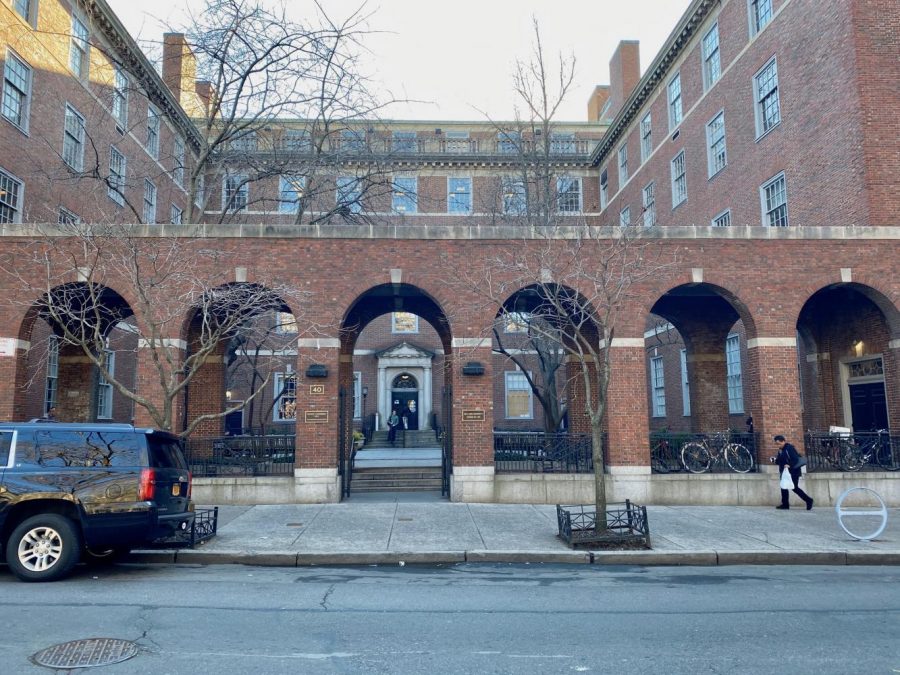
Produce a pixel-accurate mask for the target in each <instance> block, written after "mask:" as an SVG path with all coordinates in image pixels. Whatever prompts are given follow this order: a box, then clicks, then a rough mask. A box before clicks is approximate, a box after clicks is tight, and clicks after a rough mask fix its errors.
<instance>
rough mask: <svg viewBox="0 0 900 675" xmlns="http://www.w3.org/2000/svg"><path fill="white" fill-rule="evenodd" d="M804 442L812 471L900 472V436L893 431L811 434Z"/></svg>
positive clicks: (809, 468) (818, 432)
mask: <svg viewBox="0 0 900 675" xmlns="http://www.w3.org/2000/svg"><path fill="white" fill-rule="evenodd" d="M804 441H805V444H806V470H807V471H809V472H822V471H897V470H900V436H898V435H892V434H891V433H890V432H889V431H866V432H858V433H854V432H838V433H830V432H823V431H810V432H808V433H807V434H806V436H805V437H804Z"/></svg>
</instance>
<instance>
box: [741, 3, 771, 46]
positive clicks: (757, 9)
mask: <svg viewBox="0 0 900 675" xmlns="http://www.w3.org/2000/svg"><path fill="white" fill-rule="evenodd" d="M773 14H774V12H773V11H772V0H747V18H748V20H749V22H750V37H751V38H752V37H753V36H754V35H757V34H758V33H759V32H760V31H762V29H763V28H765V27H766V26H768V25H769V23H771V21H772V15H773Z"/></svg>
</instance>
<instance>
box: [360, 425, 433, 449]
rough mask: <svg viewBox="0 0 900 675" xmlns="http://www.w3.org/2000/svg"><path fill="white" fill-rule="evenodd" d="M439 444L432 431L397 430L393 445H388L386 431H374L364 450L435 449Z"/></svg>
mask: <svg viewBox="0 0 900 675" xmlns="http://www.w3.org/2000/svg"><path fill="white" fill-rule="evenodd" d="M439 446H440V442H439V441H438V439H437V436H435V433H434V431H433V430H432V429H408V430H405V431H404V430H403V429H398V430H397V438H396V439H395V440H394V445H393V446H391V444H390V443H388V432H387V431H375V432H373V433H372V440H371V441H370V442H369V443H368V444H367V445H366V448H390V447H395V448H437V447H439Z"/></svg>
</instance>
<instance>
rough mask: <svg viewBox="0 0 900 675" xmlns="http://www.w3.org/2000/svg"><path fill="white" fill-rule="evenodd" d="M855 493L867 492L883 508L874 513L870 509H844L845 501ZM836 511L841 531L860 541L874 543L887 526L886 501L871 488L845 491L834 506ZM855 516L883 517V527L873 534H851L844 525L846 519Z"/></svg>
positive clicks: (880, 526)
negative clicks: (842, 506)
mask: <svg viewBox="0 0 900 675" xmlns="http://www.w3.org/2000/svg"><path fill="white" fill-rule="evenodd" d="M854 492H866V493H868V494H870V495H871V496H872V497H874V498H875V500H876V501H877V502H878V503H879V504H880V505H881V508H880V509H878V510H877V511H873V510H871V509H868V508H863V509H862V510H859V509H843V508H841V505H842V504H843V503H844V500H845V499H846V498H847V497H848V496H849V495H850V494H852V493H854ZM834 510H835V512H836V513H837V517H838V524H839V525H840V526H841V529H842V530H843V531H844V532H846V533H847V534H848V535H850V536H851V537H853V538H854V539H857V540H859V541H872V540H873V539H875V538H876V537H878V535H880V534H881V533H882V532H884V528H885V527H886V526H887V516H888V511H887V507H886V506H885V504H884V500H883V499H882V498H881V497H880V496H879V495H878V493H877V492H875V491H874V490H870V489H869V488H864V487H854V488H849V489H847V490H844V492H843V494H841V496H840V497H838V500H837V504H835V505H834ZM855 516H881V525H879V526H878V529H876V530H875V531H874V532H872V533H871V534H857V533H856V532H851V531H850V530H849V529H848V528H847V526H846V525H845V524H844V518H850V517H855Z"/></svg>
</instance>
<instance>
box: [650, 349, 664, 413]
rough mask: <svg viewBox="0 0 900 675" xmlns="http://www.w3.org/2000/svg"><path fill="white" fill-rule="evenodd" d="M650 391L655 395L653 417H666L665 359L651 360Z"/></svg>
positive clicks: (659, 357)
mask: <svg viewBox="0 0 900 675" xmlns="http://www.w3.org/2000/svg"><path fill="white" fill-rule="evenodd" d="M650 390H651V392H652V395H653V416H654V417H665V416H666V376H665V371H664V368H663V357H661V356H655V357H653V358H652V359H650Z"/></svg>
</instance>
